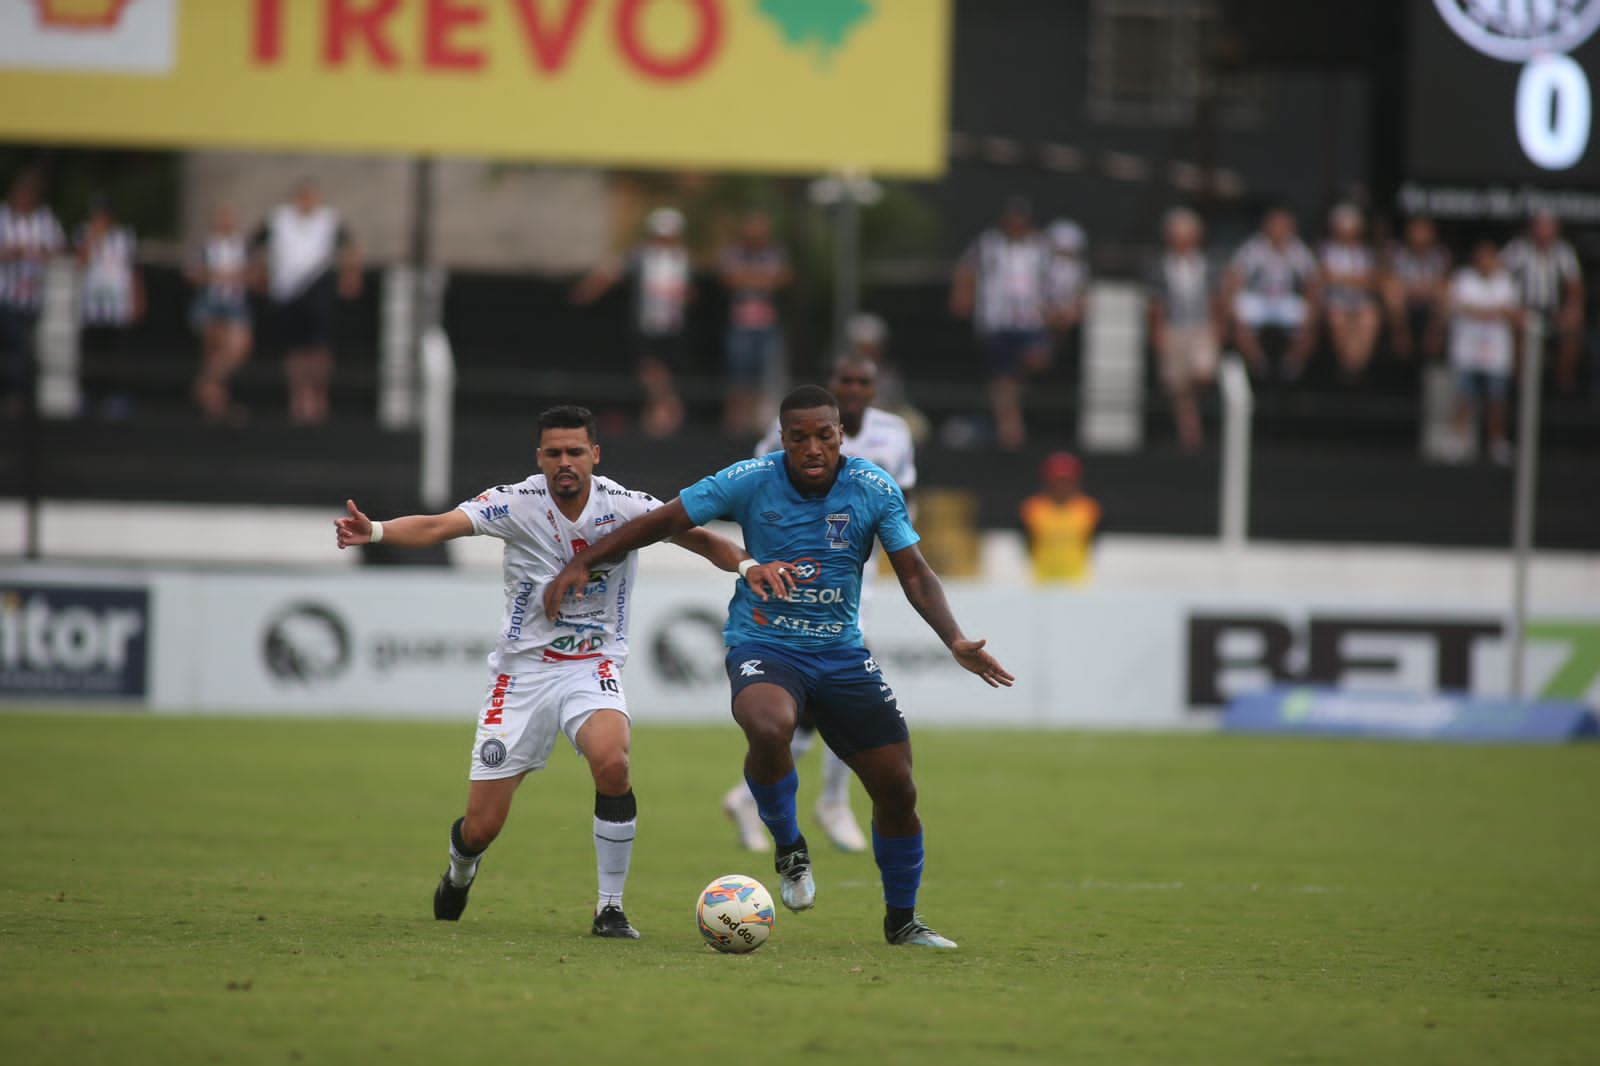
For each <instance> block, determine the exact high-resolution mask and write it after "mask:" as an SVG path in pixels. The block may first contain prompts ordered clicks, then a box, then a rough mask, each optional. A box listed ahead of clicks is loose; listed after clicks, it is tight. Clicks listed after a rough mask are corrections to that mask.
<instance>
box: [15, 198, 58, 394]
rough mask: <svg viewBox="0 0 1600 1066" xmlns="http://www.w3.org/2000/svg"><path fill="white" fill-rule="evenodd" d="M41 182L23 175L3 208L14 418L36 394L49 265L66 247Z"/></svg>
mask: <svg viewBox="0 0 1600 1066" xmlns="http://www.w3.org/2000/svg"><path fill="white" fill-rule="evenodd" d="M40 184H41V183H40V178H39V174H38V172H37V171H33V170H26V171H23V172H22V173H21V174H19V175H17V177H16V178H15V179H14V180H13V181H12V182H11V188H10V191H9V194H8V196H7V199H6V202H5V204H4V205H0V363H3V370H4V374H5V377H4V385H5V389H6V392H9V393H10V395H8V396H6V397H5V407H6V413H8V414H13V415H14V414H17V413H18V412H20V411H21V410H22V409H23V406H24V405H25V404H26V403H27V401H28V397H29V396H30V395H31V394H32V392H33V376H34V363H35V354H34V333H35V331H36V330H37V328H38V325H39V311H40V309H41V308H42V307H43V305H44V272H45V267H46V266H47V265H48V264H49V262H50V257H51V256H53V255H56V254H57V253H58V252H60V251H61V249H62V247H63V245H64V244H65V239H64V237H63V234H62V232H61V224H60V223H59V222H57V221H56V216H55V215H54V214H53V213H52V212H51V210H50V208H48V207H46V206H45V205H44V203H43V202H42V200H41V197H40Z"/></svg>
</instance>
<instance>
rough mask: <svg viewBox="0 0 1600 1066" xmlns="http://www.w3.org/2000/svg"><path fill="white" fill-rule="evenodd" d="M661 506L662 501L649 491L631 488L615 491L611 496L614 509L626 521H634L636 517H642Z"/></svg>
mask: <svg viewBox="0 0 1600 1066" xmlns="http://www.w3.org/2000/svg"><path fill="white" fill-rule="evenodd" d="M660 506H661V501H660V500H658V499H656V498H655V497H654V496H652V495H650V494H649V493H648V492H639V491H637V490H629V491H627V492H622V493H613V494H612V497H611V508H612V510H613V511H615V512H616V515H617V517H618V518H621V519H622V520H623V521H624V522H632V521H633V520H634V519H635V518H642V517H643V516H645V515H647V514H649V513H650V512H651V511H654V510H655V509H656V508H657V507H660Z"/></svg>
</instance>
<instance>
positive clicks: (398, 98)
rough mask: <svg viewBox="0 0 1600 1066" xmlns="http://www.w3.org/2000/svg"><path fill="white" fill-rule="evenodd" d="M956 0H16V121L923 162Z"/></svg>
mask: <svg viewBox="0 0 1600 1066" xmlns="http://www.w3.org/2000/svg"><path fill="white" fill-rule="evenodd" d="M950 3H951V0H5V2H4V3H0V138H3V139H6V140H15V141H34V142H49V143H95V144H116V145H127V146H144V145H148V146H163V147H174V148H186V147H228V148H255V149H277V150H281V149H288V150H302V151H336V152H396V153H407V154H410V153H431V154H441V155H477V156H492V157H499V158H506V159H537V160H547V161H553V162H563V161H566V162H581V163H597V164H613V165H626V166H640V167H674V168H677V167H690V168H712V169H748V170H768V171H786V172H808V171H817V170H826V169H834V168H841V167H853V168H861V169H865V170H871V171H875V172H878V173H883V174H887V175H902V176H907V177H929V176H934V175H937V174H939V173H941V172H942V171H943V169H944V161H945V129H946V125H947V98H948V69H949V35H950Z"/></svg>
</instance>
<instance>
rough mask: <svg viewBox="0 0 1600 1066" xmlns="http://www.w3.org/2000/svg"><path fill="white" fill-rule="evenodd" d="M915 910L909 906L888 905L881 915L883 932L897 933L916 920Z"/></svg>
mask: <svg viewBox="0 0 1600 1066" xmlns="http://www.w3.org/2000/svg"><path fill="white" fill-rule="evenodd" d="M916 917H917V912H916V911H915V910H913V909H912V908H910V907H889V908H887V909H886V912H885V913H884V916H883V931H884V932H885V933H898V932H899V931H900V930H902V929H904V928H905V927H906V925H907V924H908V923H910V922H913V921H915V920H916Z"/></svg>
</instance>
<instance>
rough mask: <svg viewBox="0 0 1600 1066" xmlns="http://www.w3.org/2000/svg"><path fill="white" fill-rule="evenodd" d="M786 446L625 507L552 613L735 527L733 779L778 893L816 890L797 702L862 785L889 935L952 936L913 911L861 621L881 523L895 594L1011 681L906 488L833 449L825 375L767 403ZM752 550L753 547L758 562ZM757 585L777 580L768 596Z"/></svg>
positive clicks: (832, 410) (895, 757)
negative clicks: (594, 584)
mask: <svg viewBox="0 0 1600 1066" xmlns="http://www.w3.org/2000/svg"><path fill="white" fill-rule="evenodd" d="M778 417H779V423H780V425H781V427H782V431H783V432H782V444H783V451H782V452H781V453H779V454H774V455H768V456H764V457H762V458H760V459H750V460H746V461H744V462H740V463H735V464H734V465H733V466H730V467H728V468H727V469H725V470H722V471H719V472H718V473H716V474H713V475H711V476H710V477H706V478H702V479H701V480H700V481H698V482H696V483H695V484H694V485H691V486H690V487H689V488H687V489H685V490H683V492H682V493H681V494H680V495H679V496H678V498H677V499H675V500H673V501H672V502H671V503H669V504H666V505H665V506H663V507H659V508H657V509H656V510H654V511H652V512H650V513H649V514H646V515H643V516H641V517H639V518H636V519H634V520H633V521H631V522H629V523H628V524H627V525H625V526H623V527H622V528H621V529H619V530H617V531H616V532H615V533H613V534H611V535H610V536H608V537H606V538H604V539H603V540H601V541H599V542H597V543H596V544H594V545H593V546H592V547H590V549H589V550H588V551H587V552H586V553H584V555H583V556H582V558H581V559H579V558H575V559H574V560H573V561H572V562H570V563H568V564H567V566H566V567H565V569H563V570H562V571H561V572H560V573H559V574H557V575H556V577H555V578H554V579H553V580H552V581H551V582H550V584H548V585H547V586H545V591H544V606H545V611H546V613H547V614H549V615H552V616H553V615H554V613H555V611H556V610H557V609H558V608H559V607H560V605H561V603H562V601H563V599H565V598H566V597H567V596H568V595H569V594H570V595H581V593H582V590H583V585H584V580H585V576H586V574H587V571H588V568H589V567H591V566H594V565H596V564H599V563H604V562H607V561H609V560H611V559H614V558H620V557H622V556H623V555H625V554H627V553H628V552H630V551H633V550H635V549H637V548H640V547H643V546H644V545H646V544H652V543H655V542H656V541H659V540H664V539H666V538H668V537H672V536H676V535H677V534H679V533H682V532H684V531H685V530H689V529H692V528H694V527H695V526H697V525H700V524H702V523H704V522H709V521H711V520H713V519H718V518H727V519H732V520H733V521H735V522H738V523H739V526H740V527H741V528H742V529H743V530H744V537H745V548H746V550H747V551H748V552H749V553H750V554H751V555H752V556H753V557H754V558H753V559H747V560H745V561H744V562H743V563H741V564H740V567H739V570H740V573H741V574H742V575H743V577H744V581H741V582H740V583H739V585H738V587H737V588H736V589H735V591H734V595H733V599H732V601H731V602H730V603H729V605H728V622H727V626H726V627H725V628H724V630H723V635H724V639H725V640H726V643H727V645H728V654H727V659H726V666H727V671H728V680H729V682H730V684H731V687H732V690H733V717H734V720H735V721H736V722H738V723H739V726H740V728H741V729H743V730H744V734H745V739H746V741H747V742H748V744H749V751H748V752H747V754H746V755H745V764H744V772H745V780H746V781H747V782H748V783H749V785H750V791H751V792H752V793H753V794H754V795H755V797H756V802H757V805H758V807H759V810H760V813H761V820H762V821H763V822H765V823H766V825H767V828H768V829H769V830H771V832H772V837H773V841H774V842H775V843H776V845H777V863H776V867H777V871H778V875H779V877H780V878H781V881H780V886H779V888H780V891H779V895H780V896H781V897H782V899H783V902H784V905H785V906H787V907H788V908H789V909H790V910H796V911H801V910H806V909H808V908H810V907H811V906H813V905H814V904H815V902H816V881H815V879H814V878H813V876H812V872H811V855H810V852H809V851H808V850H807V848H806V841H805V837H804V836H802V835H801V833H800V823H799V821H798V820H797V819H796V816H795V793H796V791H797V789H798V787H799V778H798V777H797V775H796V774H795V768H794V759H793V757H792V756H791V754H790V750H789V741H790V739H791V738H792V737H793V735H794V729H795V722H796V720H797V718H798V717H799V714H800V711H801V710H802V709H807V710H809V711H810V712H811V714H812V717H813V718H814V719H815V721H816V724H817V730H818V732H820V733H821V734H822V738H823V740H824V741H826V742H827V744H828V746H829V747H830V748H832V749H833V750H834V752H835V753H837V754H838V755H839V757H840V758H841V759H843V760H844V761H845V762H846V763H847V764H849V766H850V768H851V769H852V770H853V771H855V774H856V776H857V777H859V778H860V779H861V784H862V785H863V786H864V787H865V788H866V791H867V795H868V796H870V797H871V799H872V851H873V857H874V858H875V859H876V860H877V863H878V870H879V872H880V874H881V875H882V879H883V895H884V903H885V905H886V913H885V916H884V922H883V931H884V936H885V938H886V939H887V940H888V941H889V943H891V944H915V945H921V946H924V947H935V948H953V947H955V946H956V945H955V942H954V941H952V940H950V939H948V938H946V937H943V936H940V935H939V934H938V933H936V932H934V931H933V930H932V929H931V928H929V927H928V925H927V924H926V923H925V922H923V920H922V918H921V916H920V915H918V914H917V912H916V902H917V887H918V885H919V884H920V882H921V880H922V864H923V846H922V822H921V821H920V820H919V819H918V817H917V789H916V784H915V783H914V782H913V780H912V776H911V740H910V733H909V731H908V730H907V728H906V722H905V716H904V715H903V714H901V712H900V709H899V707H898V706H897V705H896V701H895V696H894V692H893V691H892V690H891V689H890V688H889V685H888V683H887V682H886V681H885V680H884V677H883V673H882V671H880V670H879V669H878V664H877V662H876V660H874V659H873V658H872V654H871V653H870V652H869V651H868V650H867V649H866V648H865V647H863V646H862V639H861V630H860V627H859V625H858V616H859V603H860V591H861V569H862V564H863V563H864V562H865V561H866V558H867V556H868V554H869V553H870V551H871V548H872V540H873V538H874V537H877V538H878V539H879V540H881V541H882V542H883V547H884V550H885V551H886V552H888V555H889V560H890V562H891V563H892V564H893V566H894V572H895V576H896V577H897V578H899V580H900V586H901V588H902V589H904V591H905V594H906V599H907V600H909V601H910V603H911V605H912V606H913V607H915V608H916V609H917V613H919V614H920V615H922V617H923V619H924V620H925V621H926V622H927V623H928V625H929V626H931V627H932V629H933V631H934V632H935V633H937V634H938V635H939V639H940V640H942V641H944V644H945V646H946V647H947V648H949V649H950V654H951V655H953V656H954V657H955V659H956V661H957V662H958V663H960V664H961V665H962V666H963V667H965V668H966V669H967V670H969V671H971V672H972V673H974V674H977V675H978V676H979V677H981V678H983V680H984V681H986V682H987V683H988V684H989V685H991V686H994V687H998V686H1002V685H1004V686H1009V685H1010V684H1011V683H1012V681H1013V680H1014V679H1013V677H1012V676H1011V675H1010V674H1009V673H1007V672H1006V671H1005V669H1004V668H1003V667H1001V665H1000V664H999V663H998V662H996V661H995V659H994V657H993V656H991V655H990V654H989V653H988V652H986V651H984V650H983V648H984V643H985V642H984V641H982V640H970V639H968V638H967V636H966V635H965V634H964V633H962V631H961V627H960V626H959V625H958V624H957V623H956V620H955V616H954V615H953V614H952V613H951V611H950V605H949V603H948V602H947V601H946V600H945V596H944V589H943V587H942V586H941V585H940V583H939V578H938V575H936V574H935V573H934V572H933V570H932V568H930V567H929V566H928V563H927V561H926V560H925V559H923V557H922V553H921V552H920V551H919V550H918V549H917V541H918V540H919V539H920V538H919V537H918V536H917V534H916V531H915V530H913V529H912V528H911V522H910V519H909V518H908V517H907V515H906V506H905V496H904V495H903V494H902V493H901V491H900V487H899V486H898V485H896V484H895V483H894V479H892V478H891V477H890V476H889V475H888V474H886V473H884V471H883V470H882V469H880V468H879V467H877V466H874V465H873V464H872V463H869V462H867V461H866V460H865V459H858V458H841V456H840V454H839V444H840V441H841V438H842V436H843V430H842V428H841V426H840V418H839V405H838V403H837V402H836V401H835V400H834V398H833V396H832V394H830V393H829V392H828V391H827V390H826V389H822V388H819V387H817V386H815V385H807V386H802V387H801V388H798V389H795V390H794V391H793V392H791V393H790V394H789V395H788V396H787V397H785V398H784V400H783V403H782V405H781V406H780V408H779V415H778ZM758 560H759V561H758ZM768 588H774V589H777V588H781V589H784V590H785V591H784V592H783V594H782V595H780V596H776V597H769V596H768V595H767V593H766V590H767V589H768Z"/></svg>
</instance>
